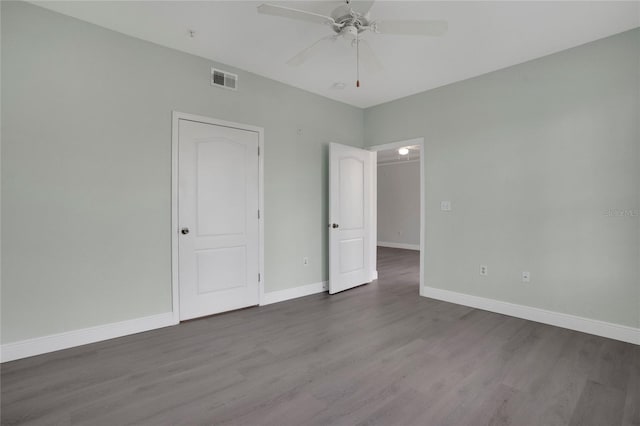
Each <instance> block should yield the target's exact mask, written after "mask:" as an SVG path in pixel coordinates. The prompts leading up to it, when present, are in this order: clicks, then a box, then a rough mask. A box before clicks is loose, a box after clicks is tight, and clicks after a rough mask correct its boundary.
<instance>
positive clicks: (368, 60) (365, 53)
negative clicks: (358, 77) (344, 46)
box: [358, 40, 384, 73]
mask: <svg viewBox="0 0 640 426" xmlns="http://www.w3.org/2000/svg"><path fill="white" fill-rule="evenodd" d="M358 44H359V45H360V59H361V60H362V65H364V66H365V68H367V70H369V71H371V72H372V73H375V72H379V71H382V70H383V69H384V67H383V66H382V64H381V63H380V61H379V60H378V56H377V55H376V54H375V53H374V52H373V49H371V45H370V44H369V42H367V40H358Z"/></svg>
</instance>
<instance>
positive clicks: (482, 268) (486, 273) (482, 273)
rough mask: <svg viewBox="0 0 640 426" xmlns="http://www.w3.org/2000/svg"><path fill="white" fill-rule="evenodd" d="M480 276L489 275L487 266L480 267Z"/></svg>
mask: <svg viewBox="0 0 640 426" xmlns="http://www.w3.org/2000/svg"><path fill="white" fill-rule="evenodd" d="M480 275H482V276H487V275H489V267H488V266H487V265H480Z"/></svg>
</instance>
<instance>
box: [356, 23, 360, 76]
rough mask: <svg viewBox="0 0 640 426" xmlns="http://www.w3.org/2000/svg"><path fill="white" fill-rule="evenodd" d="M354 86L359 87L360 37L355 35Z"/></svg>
mask: <svg viewBox="0 0 640 426" xmlns="http://www.w3.org/2000/svg"><path fill="white" fill-rule="evenodd" d="M356 87H360V37H358V36H357V35H356Z"/></svg>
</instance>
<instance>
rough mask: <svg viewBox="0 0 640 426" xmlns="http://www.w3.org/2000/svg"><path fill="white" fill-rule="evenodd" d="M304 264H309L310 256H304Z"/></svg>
mask: <svg viewBox="0 0 640 426" xmlns="http://www.w3.org/2000/svg"><path fill="white" fill-rule="evenodd" d="M302 264H303V265H304V266H309V258H308V257H303V258H302Z"/></svg>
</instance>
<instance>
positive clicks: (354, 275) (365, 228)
mask: <svg viewBox="0 0 640 426" xmlns="http://www.w3.org/2000/svg"><path fill="white" fill-rule="evenodd" d="M375 164H376V153H375V152H371V151H365V150H364V149H359V148H354V147H351V146H345V145H340V144H336V143H332V144H330V146H329V222H330V223H329V293H331V294H334V293H337V292H339V291H343V290H347V289H350V288H352V287H356V286H359V285H361V284H364V283H368V282H370V281H371V255H372V253H373V250H372V244H374V242H373V241H372V235H373V224H372V220H371V218H372V208H373V206H372V205H371V203H372V197H371V194H372V184H373V176H374V173H375V170H374V167H375Z"/></svg>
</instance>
